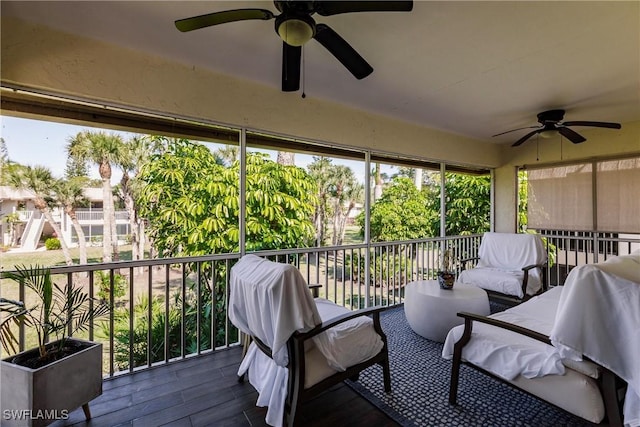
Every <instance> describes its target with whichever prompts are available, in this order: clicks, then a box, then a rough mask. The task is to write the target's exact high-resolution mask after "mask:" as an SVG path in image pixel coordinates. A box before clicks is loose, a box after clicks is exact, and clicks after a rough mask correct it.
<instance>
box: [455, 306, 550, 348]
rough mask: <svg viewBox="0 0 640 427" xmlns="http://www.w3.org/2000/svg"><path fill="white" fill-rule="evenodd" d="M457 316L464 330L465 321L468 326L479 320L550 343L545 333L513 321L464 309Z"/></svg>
mask: <svg viewBox="0 0 640 427" xmlns="http://www.w3.org/2000/svg"><path fill="white" fill-rule="evenodd" d="M458 316H459V317H462V318H464V320H465V322H464V326H465V332H466V329H467V323H469V326H471V323H472V322H480V323H486V324H487V325H491V326H495V327H497V328H501V329H506V330H508V331H511V332H515V333H517V334H520V335H524V336H526V337H529V338H533V339H534V340H537V341H540V342H542V343H545V344H547V345H552V344H551V339H550V338H549V337H548V336H547V335H545V334H541V333H540V332H537V331H534V330H532V329H528V328H523V327H522V326H518V325H514V324H513V323H509V322H504V321H502V320H498V319H493V318H491V317H487V316H480V315H478V314H473V313H467V312H464V311H462V312H460V313H458Z"/></svg>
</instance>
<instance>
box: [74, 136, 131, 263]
mask: <svg viewBox="0 0 640 427" xmlns="http://www.w3.org/2000/svg"><path fill="white" fill-rule="evenodd" d="M124 151H125V146H124V142H123V141H122V138H121V137H120V135H116V134H107V133H106V132H91V131H85V132H80V133H78V134H77V135H76V136H75V137H73V138H70V139H69V141H68V144H67V153H68V154H69V155H70V156H71V157H73V158H75V159H77V160H78V161H84V162H87V161H89V162H93V163H95V164H96V165H98V171H99V173H100V179H101V180H102V209H103V214H104V228H103V252H102V258H103V261H104V262H111V261H112V260H114V259H115V260H117V259H118V240H117V234H116V219H115V210H114V206H113V193H112V188H111V173H112V166H111V165H112V164H116V163H118V162H120V161H121V159H122V157H123V155H124Z"/></svg>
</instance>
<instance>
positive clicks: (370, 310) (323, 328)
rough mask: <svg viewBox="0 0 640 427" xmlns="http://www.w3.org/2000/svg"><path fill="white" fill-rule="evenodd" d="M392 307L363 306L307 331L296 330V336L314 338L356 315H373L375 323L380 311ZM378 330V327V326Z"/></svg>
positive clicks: (303, 338)
mask: <svg viewBox="0 0 640 427" xmlns="http://www.w3.org/2000/svg"><path fill="white" fill-rule="evenodd" d="M390 308H391V307H369V308H363V309H361V310H357V311H353V312H350V313H345V314H342V315H340V316H338V317H335V318H333V319H331V320H329V321H327V322H323V323H321V324H320V325H318V326H316V327H315V328H313V329H311V330H309V331H307V332H294V334H293V335H294V336H295V337H296V339H298V340H302V341H306V340H308V339H309V338H313V337H315V336H316V335H318V334H321V333H322V332H324V331H326V330H327V329H331V328H333V327H334V326H336V325H339V324H341V323H344V322H348V321H349V320H352V319H355V318H356V317H361V316H373V321H374V323H379V322H380V313H381V312H383V311H385V310H388V309H390ZM376 330H377V328H376Z"/></svg>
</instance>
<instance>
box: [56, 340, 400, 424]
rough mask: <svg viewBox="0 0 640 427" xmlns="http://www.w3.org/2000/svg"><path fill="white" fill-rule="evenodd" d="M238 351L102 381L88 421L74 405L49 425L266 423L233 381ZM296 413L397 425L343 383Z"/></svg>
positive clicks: (307, 420) (311, 418) (321, 420)
mask: <svg viewBox="0 0 640 427" xmlns="http://www.w3.org/2000/svg"><path fill="white" fill-rule="evenodd" d="M240 352H241V350H240V348H239V347H236V348H232V349H229V350H223V351H219V352H216V353H215V354H210V355H206V356H200V357H194V358H191V359H188V360H185V361H181V362H175V363H172V364H169V365H166V366H159V367H155V368H152V369H148V370H146V371H141V372H138V373H134V374H130V375H124V376H120V377H116V378H114V379H110V380H106V381H105V382H104V385H103V394H102V396H100V397H98V398H97V399H95V400H94V401H92V402H91V404H90V408H91V414H92V419H91V420H90V422H86V421H85V419H84V414H83V412H82V410H81V409H78V410H76V411H74V412H72V413H71V414H70V416H69V419H68V420H65V421H57V422H55V423H53V424H51V426H53V427H62V426H71V425H73V426H87V427H101V426H108V427H113V426H135V427H138V426H150V427H158V426H165V425H166V426H266V425H267V424H266V423H265V421H264V417H265V414H266V408H258V407H256V406H255V403H256V399H257V393H256V391H255V390H254V388H253V387H252V386H251V385H250V384H249V383H248V382H244V383H239V382H238V381H237V376H236V372H237V370H238V365H239V361H240ZM381 381H382V379H381ZM300 415H301V420H300V421H301V422H300V425H304V426H305V427H306V426H310V427H316V426H317V427H320V426H354V427H358V426H362V427H369V426H383V427H384V426H396V425H397V424H396V423H395V422H394V421H392V420H391V419H390V418H388V417H387V416H386V415H385V414H384V413H382V412H380V411H379V410H378V409H376V408H375V407H374V406H373V405H371V404H370V403H369V402H368V401H366V400H365V399H363V398H361V397H360V396H359V395H358V394H357V393H355V392H354V391H353V390H351V389H350V388H349V387H348V386H346V385H344V384H340V385H337V386H335V387H334V388H332V389H331V390H328V391H327V392H325V393H323V394H321V395H320V396H318V397H316V398H315V399H313V400H312V401H310V402H307V403H306V404H305V405H303V407H302V412H301V414H300Z"/></svg>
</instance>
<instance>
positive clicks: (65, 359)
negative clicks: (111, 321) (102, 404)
mask: <svg viewBox="0 0 640 427" xmlns="http://www.w3.org/2000/svg"><path fill="white" fill-rule="evenodd" d="M4 276H5V277H6V278H8V279H12V280H15V281H17V282H19V283H23V284H24V286H25V287H26V288H28V289H30V290H31V291H33V292H34V293H35V296H36V297H37V300H38V302H37V304H35V305H34V306H33V307H27V306H26V305H25V303H24V302H22V301H13V300H8V299H4V298H3V299H0V313H2V314H3V316H2V321H1V322H0V341H1V343H2V347H3V348H4V349H5V351H6V350H11V351H12V352H15V351H16V348H17V345H18V340H17V338H16V336H15V334H14V333H13V332H12V329H11V325H12V324H17V325H20V324H24V325H25V326H27V327H29V328H30V329H31V330H33V331H35V334H36V335H37V340H38V346H37V348H34V349H31V350H27V351H24V352H22V353H19V354H16V355H14V356H10V357H7V358H5V359H3V360H1V361H0V376H1V378H0V379H1V382H2V391H1V393H0V399H1V404H2V405H1V406H2V409H3V411H2V414H1V416H2V425H16V426H17V425H19V426H45V425H47V424H49V423H51V422H53V421H54V420H55V419H60V418H66V417H67V416H68V414H69V412H70V411H72V410H74V409H76V408H78V407H80V406H82V408H83V410H84V412H85V416H86V417H87V419H89V418H91V413H90V412H89V401H91V400H93V399H94V398H96V397H97V396H99V395H100V394H102V344H101V343H95V342H91V341H85V340H82V339H77V338H72V337H73V335H74V334H76V333H78V332H82V331H85V330H87V329H88V327H89V325H90V323H91V322H92V320H93V319H95V318H97V317H100V316H103V315H105V314H107V313H108V312H109V309H110V307H109V305H108V304H107V303H106V302H104V301H96V300H92V299H91V298H89V295H88V294H87V293H86V292H84V290H82V289H81V288H79V287H74V286H72V285H71V284H69V283H67V284H66V285H64V286H60V285H58V284H55V283H53V280H52V278H51V271H50V270H49V269H48V268H45V267H40V266H37V265H36V266H33V267H24V266H22V267H16V271H14V272H8V273H5V275H4ZM50 337H51V338H55V339H54V340H53V341H51V342H49V338H50Z"/></svg>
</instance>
